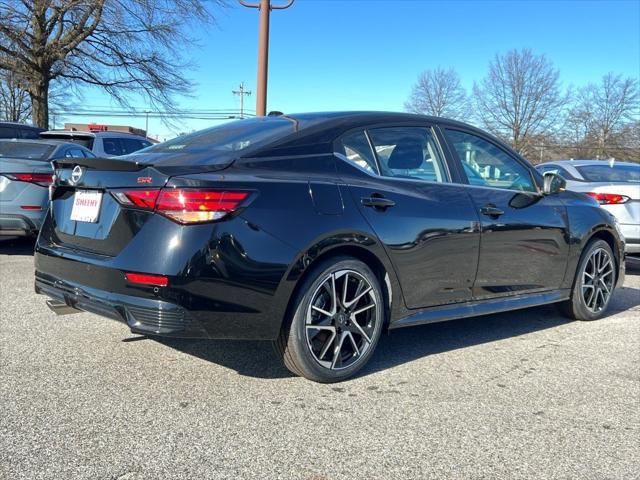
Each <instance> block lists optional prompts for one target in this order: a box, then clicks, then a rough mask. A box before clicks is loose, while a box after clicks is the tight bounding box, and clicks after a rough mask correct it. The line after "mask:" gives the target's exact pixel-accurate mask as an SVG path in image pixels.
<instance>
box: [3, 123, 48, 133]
mask: <svg viewBox="0 0 640 480" xmlns="http://www.w3.org/2000/svg"><path fill="white" fill-rule="evenodd" d="M0 126H10V127H19V128H27V129H29V130H41V131H44V128H40V127H36V126H35V125H30V124H28V123H20V122H0Z"/></svg>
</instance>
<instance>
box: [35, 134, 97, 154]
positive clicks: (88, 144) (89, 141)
mask: <svg viewBox="0 0 640 480" xmlns="http://www.w3.org/2000/svg"><path fill="white" fill-rule="evenodd" d="M41 137H42V138H47V139H48V138H51V139H55V140H64V141H65V142H71V143H77V144H78V145H82V146H83V147H85V148H88V149H89V150H91V149H92V148H93V140H94V137H74V138H72V137H71V136H70V135H62V134H55V133H48V134H46V135H41Z"/></svg>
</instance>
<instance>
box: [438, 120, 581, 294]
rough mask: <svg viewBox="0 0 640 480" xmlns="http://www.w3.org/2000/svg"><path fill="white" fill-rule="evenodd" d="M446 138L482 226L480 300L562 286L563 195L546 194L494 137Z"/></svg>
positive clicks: (452, 134)
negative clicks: (458, 164) (461, 171)
mask: <svg viewBox="0 0 640 480" xmlns="http://www.w3.org/2000/svg"><path fill="white" fill-rule="evenodd" d="M445 136H446V137H447V140H448V142H449V144H450V146H451V150H452V151H453V153H454V155H456V156H457V157H458V160H459V161H460V165H462V167H463V168H462V170H463V171H464V172H465V174H466V176H467V178H468V183H469V186H468V187H467V190H468V192H469V194H470V195H471V198H472V199H473V203H474V205H475V209H476V211H477V212H478V214H479V216H480V222H481V227H482V237H481V246H480V261H479V263H478V273H477V277H476V281H475V284H474V287H473V290H474V298H491V297H499V296H503V295H510V294H518V293H528V292H535V291H544V290H553V289H557V288H560V286H561V284H562V281H563V279H564V275H565V270H566V263H567V258H568V250H569V233H568V219H567V215H566V209H565V207H564V205H563V204H562V202H561V201H560V199H559V198H558V196H557V195H550V196H544V195H542V194H541V193H540V192H539V188H538V186H537V185H536V182H535V179H534V176H533V174H532V171H531V167H530V166H528V165H527V164H526V163H525V162H523V161H521V160H520V159H518V158H516V156H514V155H511V154H510V153H509V152H508V151H506V150H505V149H503V148H501V147H500V146H499V145H498V144H497V143H495V142H493V141H491V140H490V139H488V138H485V137H483V136H480V135H479V134H477V133H475V132H474V133H471V132H468V131H464V130H458V129H455V130H454V129H445Z"/></svg>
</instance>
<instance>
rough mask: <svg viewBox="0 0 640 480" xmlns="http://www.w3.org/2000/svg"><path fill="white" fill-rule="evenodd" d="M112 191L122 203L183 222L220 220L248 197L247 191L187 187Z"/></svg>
mask: <svg viewBox="0 0 640 480" xmlns="http://www.w3.org/2000/svg"><path fill="white" fill-rule="evenodd" d="M112 193H113V196H114V197H115V198H116V200H118V202H120V203H121V204H123V205H127V206H131V207H138V208H143V209H147V210H156V211H157V212H158V213H161V214H163V215H165V216H167V217H169V218H171V219H172V220H174V221H176V222H178V223H182V224H189V223H203V222H212V221H215V220H221V219H222V218H224V217H226V216H227V215H229V214H230V213H232V212H234V211H235V210H237V209H238V208H239V207H240V206H241V205H242V203H243V202H244V201H245V200H246V199H247V198H248V197H249V192H241V191H228V190H201V189H198V190H196V189H188V188H166V189H162V190H143V189H135V190H121V191H114V192H112Z"/></svg>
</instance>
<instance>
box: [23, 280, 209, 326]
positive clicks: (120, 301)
mask: <svg viewBox="0 0 640 480" xmlns="http://www.w3.org/2000/svg"><path fill="white" fill-rule="evenodd" d="M35 290H36V293H39V294H43V295H46V296H48V297H49V298H50V299H52V300H55V301H57V302H58V303H61V304H65V305H67V306H69V307H72V308H74V309H77V310H82V311H85V312H90V313H95V314H96V315H100V316H102V317H107V318H111V319H113V320H118V321H120V322H123V323H126V324H127V325H128V326H129V328H130V329H131V331H132V332H135V333H140V334H145V335H159V336H167V337H191V338H194V337H195V338H209V335H208V334H207V332H206V330H205V329H204V328H203V327H202V325H200V323H199V322H198V321H197V320H195V319H194V318H192V317H191V315H189V313H188V312H187V311H186V310H185V309H184V308H182V307H181V306H179V305H176V304H173V303H170V302H166V301H162V300H152V299H147V298H140V297H134V296H131V295H122V294H118V293H112V292H107V291H103V290H98V289H95V288H89V287H86V286H82V285H77V284H73V283H69V282H65V281H61V280H56V279H54V278H53V277H50V276H47V275H42V274H40V275H38V276H37V277H36V282H35Z"/></svg>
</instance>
